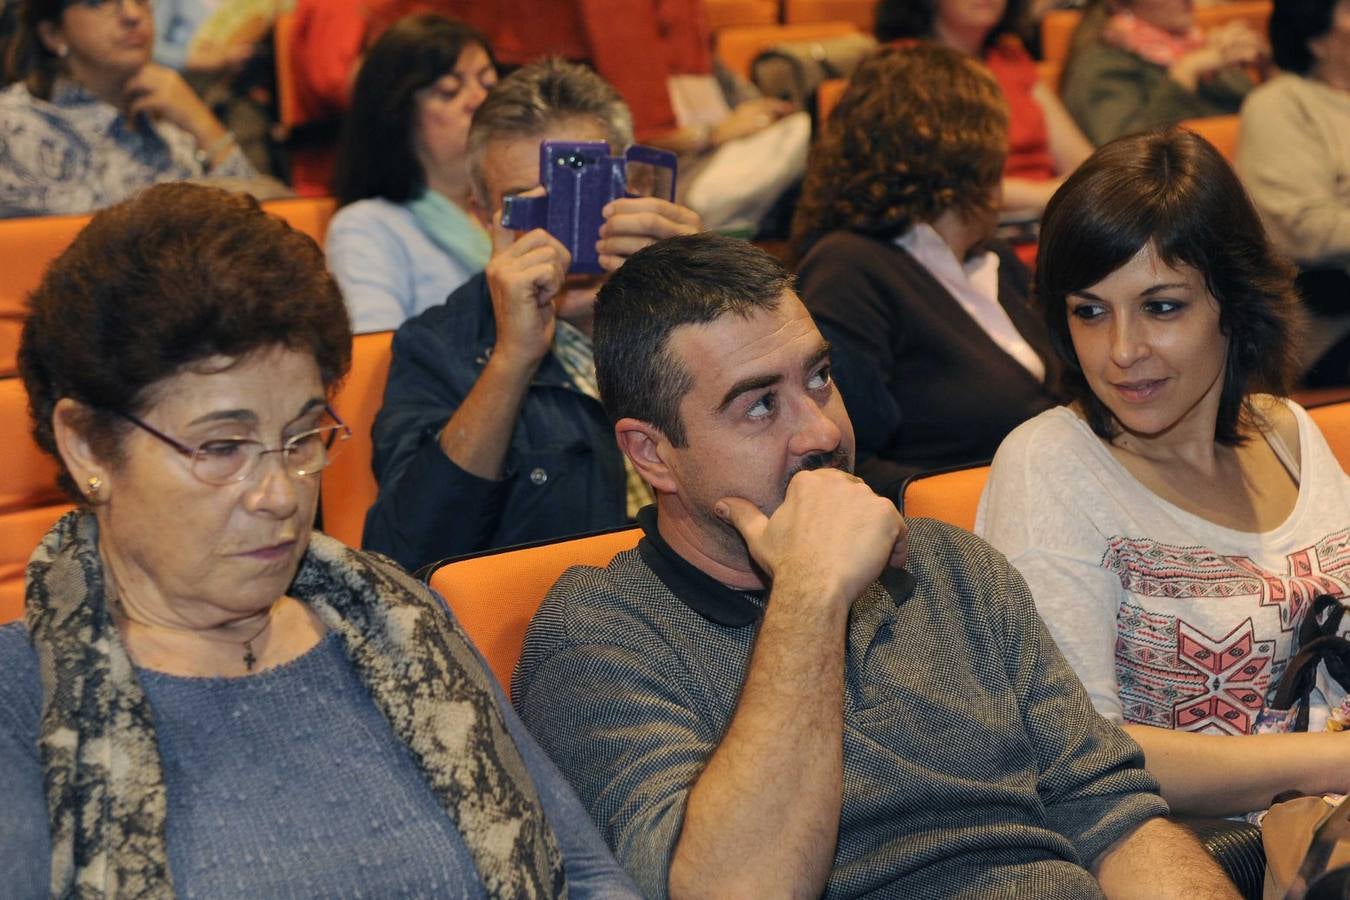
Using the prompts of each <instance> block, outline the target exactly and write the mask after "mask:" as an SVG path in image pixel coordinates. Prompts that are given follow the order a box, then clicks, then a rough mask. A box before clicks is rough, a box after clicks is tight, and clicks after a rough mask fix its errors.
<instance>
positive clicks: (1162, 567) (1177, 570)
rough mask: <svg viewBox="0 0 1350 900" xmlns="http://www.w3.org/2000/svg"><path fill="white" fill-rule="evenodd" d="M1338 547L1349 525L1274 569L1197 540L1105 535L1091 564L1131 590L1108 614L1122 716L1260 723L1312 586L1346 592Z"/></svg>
mask: <svg viewBox="0 0 1350 900" xmlns="http://www.w3.org/2000/svg"><path fill="white" fill-rule="evenodd" d="M1347 545H1350V529H1344V530H1341V531H1338V532H1336V533H1334V534H1331V535H1328V536H1327V537H1325V538H1323V539H1322V540H1321V541H1319V542H1318V543H1316V544H1315V545H1313V546H1312V547H1308V548H1306V549H1303V550H1299V551H1297V552H1295V553H1291V554H1289V555H1288V556H1287V557H1286V567H1285V570H1284V571H1283V572H1276V571H1271V570H1268V569H1265V568H1262V567H1261V566H1259V565H1257V564H1256V563H1255V562H1253V561H1252V560H1251V559H1249V558H1247V557H1242V556H1223V555H1220V554H1218V553H1215V552H1214V551H1212V550H1209V549H1207V548H1203V547H1181V546H1175V545H1169V544H1163V543H1159V542H1157V541H1152V540H1147V539H1138V538H1127V537H1115V538H1112V539H1111V541H1110V542H1109V543H1108V544H1107V548H1106V552H1105V553H1104V554H1103V557H1102V563H1101V565H1102V567H1103V568H1104V569H1106V570H1107V571H1109V572H1111V573H1112V574H1114V575H1115V576H1117V577H1118V578H1119V579H1120V583H1121V586H1122V587H1123V588H1124V589H1125V590H1126V591H1128V592H1129V593H1130V594H1131V595H1132V597H1131V598H1127V599H1126V600H1125V601H1124V602H1122V603H1121V606H1120V609H1119V611H1118V612H1117V614H1116V625H1117V629H1116V634H1117V637H1116V678H1117V681H1118V685H1119V689H1120V699H1121V703H1122V705H1123V714H1124V718H1125V721H1127V722H1136V723H1140V724H1145V725H1157V726H1159V727H1161V728H1173V729H1178V730H1182V731H1201V732H1209V733H1213V734H1251V733H1253V732H1255V731H1256V730H1257V726H1258V722H1260V723H1261V724H1267V723H1266V721H1265V720H1266V719H1268V718H1269V717H1268V716H1265V717H1264V718H1263V715H1264V713H1265V707H1266V703H1267V702H1268V700H1269V699H1270V697H1271V696H1273V694H1274V690H1275V687H1276V685H1278V684H1279V680H1280V675H1281V674H1282V673H1283V672H1284V669H1285V666H1287V665H1288V662H1289V658H1290V657H1291V656H1292V655H1293V653H1294V651H1295V650H1296V649H1297V648H1296V647H1295V646H1294V636H1295V628H1296V626H1297V624H1298V621H1299V619H1300V618H1301V617H1302V615H1303V614H1304V612H1305V610H1307V609H1308V607H1309V605H1310V604H1311V602H1312V600H1313V598H1314V597H1316V596H1317V595H1318V594H1332V595H1334V596H1338V597H1347V596H1350V552H1347ZM1133 597H1139V598H1141V599H1142V598H1147V608H1145V606H1143V605H1141V604H1140V603H1137V602H1135V601H1134V599H1133ZM1262 730H1265V729H1264V728H1263V729H1262Z"/></svg>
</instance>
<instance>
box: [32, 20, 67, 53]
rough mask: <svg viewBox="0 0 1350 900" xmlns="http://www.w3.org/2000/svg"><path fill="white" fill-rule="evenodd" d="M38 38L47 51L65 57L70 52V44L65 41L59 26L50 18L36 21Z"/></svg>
mask: <svg viewBox="0 0 1350 900" xmlns="http://www.w3.org/2000/svg"><path fill="white" fill-rule="evenodd" d="M36 30H37V36H38V40H40V41H42V46H44V47H46V48H47V49H48V50H49V51H51V52H52V53H54V54H56V55H57V56H59V57H61V58H62V59H65V58H66V54H67V53H69V52H70V45H69V44H67V43H66V37H65V33H64V32H63V31H62V30H61V26H60V25H58V24H56V23H55V22H52V21H50V20H45V19H44V20H43V21H41V22H38V23H37V29H36Z"/></svg>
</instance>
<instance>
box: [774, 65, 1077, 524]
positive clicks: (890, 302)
mask: <svg viewBox="0 0 1350 900" xmlns="http://www.w3.org/2000/svg"><path fill="white" fill-rule="evenodd" d="M1007 116H1008V114H1007V107H1006V105H1005V104H1004V102H1003V99H1002V97H1001V96H1000V94H999V89H998V85H997V84H996V83H995V82H994V80H993V79H992V78H991V77H989V73H988V72H987V71H985V70H984V69H983V68H982V67H981V66H980V65H979V64H978V63H976V62H974V61H973V60H971V59H970V58H969V57H967V56H966V55H965V54H962V53H960V52H958V51H956V50H953V49H951V48H949V47H944V46H942V45H939V44H928V43H921V44H916V45H914V46H912V47H906V48H888V49H884V50H882V51H880V52H879V53H878V54H877V55H876V56H874V57H872V58H871V59H869V60H866V61H864V62H863V64H862V65H861V66H859V68H858V70H857V71H856V72H855V73H854V75H853V78H852V79H851V81H850V82H849V86H848V89H847V91H846V92H845V93H844V96H843V97H842V98H841V99H840V101H839V105H838V107H837V108H836V110H835V112H834V115H833V118H832V120H831V123H830V128H829V129H828V130H827V131H826V133H825V134H823V135H822V136H821V139H820V141H819V142H818V143H817V145H816V147H815V149H814V150H813V151H812V156H811V163H810V167H809V169H808V172H807V177H806V183H805V185H804V188H803V191H802V198H801V201H800V203H799V205H798V207H797V217H796V221H795V223H794V228H793V237H794V251H795V252H796V253H797V254H799V255H800V254H803V253H804V254H805V258H803V259H802V261H801V264H800V278H801V292H802V299H803V300H804V301H805V302H806V305H807V307H808V308H809V309H810V310H811V312H812V314H813V315H814V316H815V317H816V319H817V321H818V322H819V323H820V327H821V330H822V331H824V332H825V333H826V337H829V338H830V339H831V340H833V341H836V342H837V343H838V344H839V345H840V347H839V352H838V353H837V355H836V359H835V372H836V374H837V376H838V381H839V384H840V389H841V390H842V391H843V393H844V397H845V399H846V400H847V401H848V407H849V411H850V413H851V414H852V417H853V419H854V421H855V422H856V423H857V426H858V474H860V475H862V476H863V477H864V478H866V479H867V481H868V483H869V484H871V485H872V486H873V487H874V488H875V489H876V490H877V491H878V492H879V493H881V494H884V495H885V496H888V497H892V498H894V497H895V496H896V494H897V491H898V489H899V487H900V483H901V482H902V481H903V480H904V478H905V477H906V476H907V475H910V474H913V473H914V472H917V471H921V470H924V469H931V468H938V467H943V466H951V465H955V464H958V463H963V462H982V461H984V460H987V459H989V458H990V457H991V456H993V455H994V450H995V449H997V447H998V444H999V441H1001V440H1003V438H1004V436H1005V435H1007V433H1008V432H1009V431H1011V430H1012V429H1013V428H1014V427H1015V426H1017V425H1018V424H1020V423H1021V422H1023V421H1024V420H1026V419H1028V418H1030V417H1031V416H1034V415H1036V414H1037V413H1039V412H1041V411H1042V410H1045V409H1048V408H1049V407H1050V406H1052V405H1054V403H1055V397H1054V396H1053V395H1052V393H1051V392H1050V390H1049V389H1048V387H1047V385H1048V384H1049V383H1050V381H1049V379H1048V378H1047V375H1048V374H1049V373H1048V371H1047V367H1048V366H1050V365H1051V362H1052V359H1053V354H1052V352H1051V350H1050V344H1049V338H1048V336H1047V334H1046V332H1045V326H1044V324H1042V322H1041V319H1040V317H1039V316H1038V315H1037V314H1036V313H1035V312H1033V310H1032V308H1031V306H1030V304H1029V303H1028V299H1027V291H1028V280H1029V276H1028V274H1027V270H1026V268H1025V267H1024V266H1023V265H1022V264H1021V263H1020V262H1019V261H1018V260H1017V258H1016V257H1015V256H1014V255H1013V253H1012V251H1011V250H1010V249H1009V248H1008V247H1007V246H1006V245H1004V244H1002V243H995V244H992V245H990V244H986V239H988V238H989V236H990V234H991V233H992V231H993V227H994V223H995V221H996V219H997V216H998V211H997V208H998V192H999V185H1000V177H1001V172H1002V170H1003V155H1004V153H1005V152H1006V149H1007V143H1006V139H1007V121H1008V118H1007ZM991 248H992V249H991Z"/></svg>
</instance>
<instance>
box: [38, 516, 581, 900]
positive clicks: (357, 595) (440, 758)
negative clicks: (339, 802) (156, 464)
mask: <svg viewBox="0 0 1350 900" xmlns="http://www.w3.org/2000/svg"><path fill="white" fill-rule="evenodd" d="M27 581H28V584H27V589H26V608H25V618H26V621H27V624H28V630H29V633H30V635H31V636H32V640H33V644H34V646H35V648H36V650H37V654H38V661H39V665H40V671H41V676H42V685H43V708H42V720H41V730H40V736H39V741H38V744H39V752H40V755H41V761H42V768H43V782H44V785H45V789H46V794H47V814H48V818H49V819H50V827H51V839H52V874H51V890H52V894H53V896H61V897H71V896H73V897H96V896H97V897H111V896H117V897H136V898H159V897H172V896H173V885H172V883H171V879H170V872H169V865H168V852H167V848H166V846H165V815H166V810H167V802H166V792H165V788H164V776H163V772H162V770H161V767H160V759H159V751H158V748H157V745H156V743H155V729H154V721H153V718H152V716H151V711H150V705H149V703H148V701H147V700H146V698H145V694H144V693H143V692H142V690H141V686H140V684H139V683H138V682H137V681H136V675H135V671H134V669H133V667H132V663H131V659H130V657H129V656H128V655H127V652H126V648H125V647H124V646H123V645H122V641H121V638H120V636H119V634H118V631H117V628H116V626H115V625H114V624H113V621H112V618H111V616H110V615H109V612H108V603H109V602H110V601H111V599H112V598H111V597H110V596H108V592H109V590H110V588H111V585H110V584H107V583H105V581H104V575H103V562H102V560H101V559H100V557H99V553H98V526H97V523H96V522H95V520H94V517H93V516H92V515H90V514H88V513H83V512H74V513H70V514H68V515H67V516H65V517H64V518H62V519H61V520H60V521H59V522H57V523H56V525H55V526H53V527H52V530H51V531H50V532H48V533H47V536H46V537H45V538H44V539H43V540H42V543H41V544H39V545H38V548H37V550H35V551H34V553H33V556H32V558H31V559H30V560H29V563H28V569H27ZM291 595H292V596H294V597H298V598H300V599H301V600H303V601H304V602H305V603H307V604H308V605H309V607H310V608H311V609H312V610H313V611H314V612H315V614H316V615H317V616H318V617H319V618H320V619H321V620H322V621H323V623H324V624H325V625H326V626H328V627H329V628H330V629H332V630H333V631H336V632H338V633H339V634H340V635H341V636H342V638H343V640H344V642H345V644H346V649H347V653H348V655H349V657H350V659H351V663H352V666H353V668H354V669H355V670H356V673H357V676H358V677H359V678H360V679H361V681H362V682H363V683H364V684H365V685H366V687H367V688H368V689H369V691H370V693H371V696H372V697H373V698H374V700H375V703H376V705H377V706H378V707H379V708H380V710H381V711H382V712H383V713H384V715H385V717H386V718H387V719H388V720H389V723H390V725H391V726H392V728H393V731H394V733H395V734H396V735H397V736H398V737H399V738H400V739H401V740H402V741H403V742H404V743H405V744H406V745H407V746H408V748H409V749H410V750H411V751H412V755H413V758H414V760H415V761H416V762H417V765H418V767H419V768H420V769H421V771H422V775H423V777H425V778H426V780H427V783H428V785H429V786H430V787H431V790H432V792H433V793H434V794H435V795H436V797H437V799H439V800H440V802H441V805H442V806H443V807H444V809H445V811H446V813H447V814H448V815H449V816H450V818H451V819H452V820H453V821H454V822H455V824H456V826H457V827H458V828H459V832H460V834H461V835H462V836H463V838H464V842H465V844H466V845H467V846H468V848H469V853H470V854H471V856H472V857H473V860H474V863H475V865H476V867H477V869H478V876H479V878H480V879H481V880H482V882H483V885H484V886H485V887H486V889H487V893H488V895H489V896H510V897H566V895H567V887H566V884H565V882H564V877H563V869H562V861H561V857H560V856H559V853H558V848H557V844H556V843H555V841H554V837H553V832H552V831H551V829H550V828H549V826H548V823H547V822H546V821H545V819H544V816H543V811H542V809H541V808H540V806H539V799H538V796H537V795H536V793H535V789H534V785H533V784H532V783H531V781H530V777H529V773H528V772H527V771H526V769H525V763H524V760H523V759H522V758H521V757H520V754H519V751H518V750H517V749H516V747H515V745H514V744H513V743H512V742H511V740H510V737H509V735H508V732H507V730H506V723H505V722H504V721H503V720H502V718H501V713H500V711H499V710H498V709H497V707H496V705H495V704H494V702H493V697H492V693H491V690H490V688H489V682H488V680H487V679H488V677H489V676H488V675H487V674H486V672H485V670H484V669H483V667H482V666H481V665H480V664H479V663H478V661H477V658H476V657H475V656H474V654H473V651H472V649H471V648H470V646H469V643H468V639H467V638H465V637H464V635H463V634H462V633H461V632H460V631H459V629H458V628H457V627H455V626H454V625H453V624H452V620H451V619H450V617H449V616H447V615H446V614H445V612H444V610H443V609H442V608H441V606H440V604H439V603H438V602H437V601H436V599H435V597H434V596H433V595H432V594H431V593H430V592H429V591H428V590H427V589H426V588H425V587H423V586H422V585H420V584H419V583H418V582H416V581H415V580H413V579H412V578H411V577H410V576H409V575H407V574H406V573H404V572H403V571H402V570H400V569H398V568H397V567H396V566H394V565H393V564H392V563H389V562H387V561H386V560H384V559H383V558H382V557H376V556H373V555H371V554H363V553H357V552H356V551H353V550H349V549H348V548H347V547H345V546H343V545H342V544H340V543H338V542H337V541H335V540H333V539H332V538H329V537H327V536H325V535H322V534H317V533H316V534H314V535H313V536H312V537H311V539H310V545H309V549H308V551H307V552H306V553H305V557H304V559H303V560H302V561H301V564H300V571H299V572H298V573H297V574H296V577H295V581H294V582H293V583H292V585H291Z"/></svg>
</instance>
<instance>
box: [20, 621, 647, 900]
mask: <svg viewBox="0 0 1350 900" xmlns="http://www.w3.org/2000/svg"><path fill="white" fill-rule="evenodd" d="M0 673H3V675H2V676H0V773H3V774H2V775H0V893H3V894H4V896H6V897H18V898H24V897H45V896H46V895H47V882H48V872H49V870H50V861H51V846H50V839H49V835H48V820H47V811H46V800H45V797H44V795H43V790H42V769H41V766H40V764H39V761H38V755H37V738H38V722H39V717H40V714H41V705H42V686H41V682H40V681H39V677H38V665H37V656H36V654H35V653H34V651H33V648H32V646H31V645H30V644H29V642H28V632H27V629H26V628H25V627H24V626H23V625H22V624H14V625H8V626H5V627H2V628H0ZM136 674H137V678H138V679H139V680H140V683H141V686H142V687H143V689H144V690H145V693H146V696H147V698H148V699H149V702H150V707H151V709H152V711H153V713H154V718H155V734H156V738H157V740H158V742H159V752H160V758H161V760H162V762H163V769H164V779H165V784H166V787H167V790H168V802H169V808H168V819H167V827H168V850H169V866H170V870H171V871H172V873H173V879H174V888H175V892H176V893H177V895H178V896H180V897H245V896H250V897H319V896H322V897H339V896H342V897H356V896H366V897H394V896H398V897H407V896H436V897H482V896H483V895H484V894H483V886H482V884H481V883H480V882H479V880H478V877H477V874H476V872H475V870H474V865H473V861H472V859H471V857H470V856H469V852H468V849H467V847H466V846H465V845H464V842H463V840H462V839H461V838H460V835H459V832H458V831H457V830H456V828H455V826H454V824H453V822H451V820H450V818H449V817H448V816H447V815H446V814H445V812H444V811H443V810H442V809H441V807H440V806H439V805H438V804H437V802H436V798H435V797H434V795H433V794H432V793H431V790H430V789H429V788H428V787H427V785H426V783H425V781H424V780H423V779H422V776H421V773H420V772H419V771H418V769H417V766H416V764H415V763H414V762H413V759H412V757H411V755H410V754H409V753H408V751H407V749H406V748H405V747H404V745H403V744H402V743H401V742H400V741H399V740H398V739H397V738H396V737H395V736H394V734H393V732H392V730H391V729H390V727H389V724H388V722H387V721H386V720H385V719H384V717H383V716H382V715H381V714H380V712H379V710H378V708H377V707H376V706H375V703H374V701H373V700H372V699H371V697H370V695H369V693H368V692H367V691H366V688H365V687H364V685H362V684H361V682H360V681H359V680H358V679H357V677H356V674H355V673H354V671H353V670H352V667H351V666H350V665H349V664H348V661H347V657H346V654H345V652H344V650H343V647H342V642H341V639H340V638H339V637H338V636H337V635H336V634H330V635H328V636H327V637H326V638H325V639H324V640H323V641H321V642H320V643H319V645H318V646H317V647H315V648H314V649H313V650H311V651H309V652H308V653H306V654H305V655H303V656H301V657H300V658H299V659H296V660H294V661H292V662H290V663H288V664H286V665H284V666H279V667H277V668H274V669H270V670H268V671H265V672H262V673H260V674H258V675H253V676H249V677H244V678H183V677H178V676H172V675H165V674H162V673H158V672H151V671H148V670H146V669H138V670H137V673H136ZM498 703H499V705H500V707H501V710H502V715H503V716H504V717H505V719H506V724H507V727H508V729H509V730H510V732H511V736H512V737H513V738H514V739H515V742H516V744H517V746H519V748H520V751H521V755H522V756H523V757H524V759H525V764H526V766H527V767H528V768H529V771H530V774H531V776H532V777H533V779H534V783H535V786H536V788H537V789H538V791H539V795H540V800H541V802H542V803H543V807H544V812H545V815H546V816H547V818H548V821H549V823H550V825H552V827H553V831H554V834H555V835H556V836H557V840H558V845H559V848H560V850H561V851H562V855H563V860H564V864H565V867H566V872H567V880H568V885H569V891H570V892H571V894H570V895H571V896H572V897H591V896H605V897H611V896H613V897H636V896H638V895H637V892H636V890H635V889H634V888H633V886H632V883H631V882H630V881H629V880H628V878H627V876H625V875H624V874H623V872H622V871H621V870H620V869H619V868H618V867H617V865H616V864H615V863H614V861H613V859H612V857H611V856H610V854H609V851H608V850H607V849H606V847H605V845H604V842H603V841H602V840H601V839H600V836H599V835H598V834H597V832H596V830H595V827H594V826H593V825H592V824H591V821H590V819H589V817H588V816H587V815H586V813H585V811H584V810H583V809H582V808H581V806H580V805H579V803H578V802H577V800H576V798H575V797H574V796H573V794H572V792H571V789H570V788H569V787H568V786H567V784H566V782H565V781H564V780H563V779H562V777H561V776H560V775H559V774H558V772H557V770H556V769H555V768H554V767H553V764H552V763H551V762H550V761H549V760H548V758H547V757H546V756H545V755H544V754H543V752H542V751H541V750H540V749H539V748H538V746H537V745H536V744H535V743H534V741H533V739H531V738H530V736H529V734H528V733H527V732H526V730H525V728H524V726H523V725H521V723H520V720H519V719H517V718H516V716H515V714H514V713H513V712H512V711H511V707H510V705H509V704H507V703H506V702H505V699H504V698H503V697H501V695H500V693H499V694H498Z"/></svg>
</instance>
